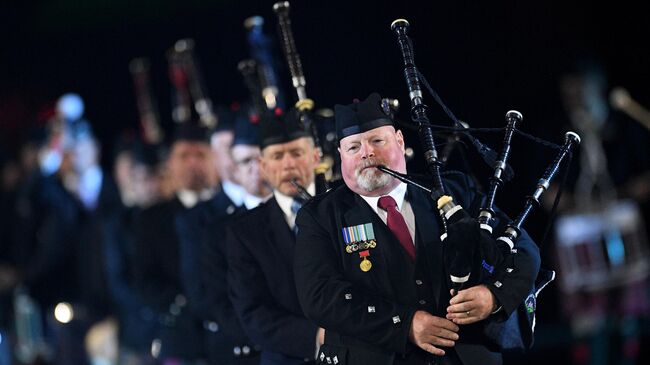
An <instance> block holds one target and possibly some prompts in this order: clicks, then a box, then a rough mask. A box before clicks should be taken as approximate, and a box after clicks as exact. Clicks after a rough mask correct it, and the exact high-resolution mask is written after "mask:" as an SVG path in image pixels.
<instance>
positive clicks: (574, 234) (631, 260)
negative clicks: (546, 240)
mask: <svg viewBox="0 0 650 365" xmlns="http://www.w3.org/2000/svg"><path fill="white" fill-rule="evenodd" d="M555 253H556V257H557V262H558V265H559V268H558V271H559V275H558V277H559V282H560V288H561V290H562V291H564V292H565V293H574V292H577V291H598V290H602V289H607V288H613V287H617V286H621V285H624V284H626V283H629V282H632V281H636V280H642V279H644V278H646V277H647V276H648V273H649V272H650V264H649V262H650V261H649V254H648V241H647V234H646V228H645V224H644V220H643V217H642V216H641V213H640V210H639V207H638V205H637V203H635V202H634V201H629V200H626V201H616V202H614V203H612V204H609V205H607V206H605V207H603V208H600V209H597V210H594V211H591V212H586V213H585V212H581V213H570V214H565V215H562V216H560V217H559V218H558V219H557V221H556V224H555Z"/></svg>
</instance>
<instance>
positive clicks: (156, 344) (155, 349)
mask: <svg viewBox="0 0 650 365" xmlns="http://www.w3.org/2000/svg"><path fill="white" fill-rule="evenodd" d="M161 345H162V344H161V343H160V339H158V338H156V339H154V340H153V341H151V356H152V357H153V358H154V359H157V358H158V356H160V346H161Z"/></svg>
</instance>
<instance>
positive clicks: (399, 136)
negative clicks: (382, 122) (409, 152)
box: [395, 129, 406, 153]
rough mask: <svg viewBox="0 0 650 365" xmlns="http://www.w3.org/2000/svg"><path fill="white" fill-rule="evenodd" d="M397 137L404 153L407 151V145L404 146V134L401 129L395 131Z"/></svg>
mask: <svg viewBox="0 0 650 365" xmlns="http://www.w3.org/2000/svg"><path fill="white" fill-rule="evenodd" d="M395 138H397V144H398V145H399V146H400V147H401V148H402V153H406V146H404V135H403V134H402V131H401V130H399V129H398V130H397V131H395Z"/></svg>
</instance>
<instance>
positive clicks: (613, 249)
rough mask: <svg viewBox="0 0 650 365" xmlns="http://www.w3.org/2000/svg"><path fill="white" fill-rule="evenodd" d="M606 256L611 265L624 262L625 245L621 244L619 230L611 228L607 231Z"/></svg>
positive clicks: (621, 239) (621, 238) (618, 264)
mask: <svg viewBox="0 0 650 365" xmlns="http://www.w3.org/2000/svg"><path fill="white" fill-rule="evenodd" d="M605 242H606V244H607V257H608V258H609V262H610V263H611V264H612V266H620V265H622V264H624V263H625V245H624V244H623V237H621V233H620V232H619V231H615V230H612V231H610V232H607V234H606V240H605Z"/></svg>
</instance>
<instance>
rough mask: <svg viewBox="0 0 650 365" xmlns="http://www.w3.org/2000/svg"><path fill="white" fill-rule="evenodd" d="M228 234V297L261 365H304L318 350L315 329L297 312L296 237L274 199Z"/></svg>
mask: <svg viewBox="0 0 650 365" xmlns="http://www.w3.org/2000/svg"><path fill="white" fill-rule="evenodd" d="M227 231H228V238H227V242H228V243H227V244H228V265H229V266H228V282H229V286H230V298H231V300H232V303H233V305H234V307H235V311H236V312H237V315H238V316H239V318H240V320H241V322H242V325H243V327H244V330H245V331H246V333H247V334H248V335H249V336H250V338H251V339H252V340H253V342H255V343H256V344H259V345H260V346H261V347H262V361H261V363H262V364H278V365H280V364H302V363H304V362H307V361H311V360H312V359H313V358H314V354H315V352H316V332H317V327H316V325H315V324H314V323H313V322H311V321H310V320H308V319H307V318H305V315H304V314H303V312H302V309H301V308H300V304H299V302H298V295H297V293H296V284H295V281H294V273H293V251H294V246H295V242H296V240H295V236H294V233H293V231H292V230H291V229H290V228H289V225H288V224H287V222H286V221H285V218H284V213H283V212H282V210H281V209H280V206H279V205H278V203H277V201H276V200H275V198H272V199H270V200H269V201H267V202H266V203H264V204H261V205H260V206H258V207H257V208H255V209H253V210H251V211H250V212H247V213H246V214H245V215H243V216H242V217H240V218H239V219H237V220H235V221H234V222H233V224H232V225H230V227H229V229H228V230H227Z"/></svg>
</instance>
